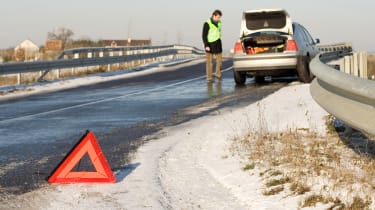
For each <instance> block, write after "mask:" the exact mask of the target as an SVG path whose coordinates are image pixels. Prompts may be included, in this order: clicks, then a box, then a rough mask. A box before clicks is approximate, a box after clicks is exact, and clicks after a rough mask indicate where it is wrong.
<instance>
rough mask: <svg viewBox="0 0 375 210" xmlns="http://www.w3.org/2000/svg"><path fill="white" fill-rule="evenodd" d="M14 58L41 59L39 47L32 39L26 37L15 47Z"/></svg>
mask: <svg viewBox="0 0 375 210" xmlns="http://www.w3.org/2000/svg"><path fill="white" fill-rule="evenodd" d="M14 58H15V60H16V61H36V60H39V58H40V53H39V47H38V45H36V44H35V43H34V42H33V41H31V40H30V39H26V40H25V41H23V42H21V43H20V44H19V45H17V47H15V48H14Z"/></svg>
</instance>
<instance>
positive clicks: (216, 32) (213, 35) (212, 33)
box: [207, 18, 221, 43]
mask: <svg viewBox="0 0 375 210" xmlns="http://www.w3.org/2000/svg"><path fill="white" fill-rule="evenodd" d="M207 23H208V26H209V27H210V29H209V30H208V35H207V40H208V42H209V43H212V42H215V41H217V40H219V39H220V38H221V21H219V22H218V23H217V26H216V25H215V24H213V23H212V21H211V18H210V19H208V20H207Z"/></svg>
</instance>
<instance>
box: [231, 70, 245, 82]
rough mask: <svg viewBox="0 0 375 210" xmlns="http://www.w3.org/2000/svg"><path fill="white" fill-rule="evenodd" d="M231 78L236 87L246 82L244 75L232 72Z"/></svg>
mask: <svg viewBox="0 0 375 210" xmlns="http://www.w3.org/2000/svg"><path fill="white" fill-rule="evenodd" d="M233 77H234V81H235V82H236V84H237V85H243V84H245V82H246V73H240V72H237V71H233Z"/></svg>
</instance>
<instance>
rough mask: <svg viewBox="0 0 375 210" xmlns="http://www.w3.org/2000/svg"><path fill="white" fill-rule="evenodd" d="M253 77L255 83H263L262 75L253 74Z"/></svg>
mask: <svg viewBox="0 0 375 210" xmlns="http://www.w3.org/2000/svg"><path fill="white" fill-rule="evenodd" d="M254 79H255V82H256V83H264V76H255V77H254Z"/></svg>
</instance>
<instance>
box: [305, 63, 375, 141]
mask: <svg viewBox="0 0 375 210" xmlns="http://www.w3.org/2000/svg"><path fill="white" fill-rule="evenodd" d="M310 69H311V71H312V73H313V74H314V75H315V76H316V79H314V81H313V82H312V84H311V87H310V92H311V95H312V96H313V98H314V100H315V101H316V102H317V103H318V104H319V105H320V106H322V107H323V108H324V109H325V110H326V111H327V112H329V113H330V114H332V115H333V116H335V117H336V118H338V119H340V120H341V121H343V122H344V123H345V124H347V125H348V126H350V127H352V128H355V129H357V130H360V131H362V132H365V133H368V134H371V135H375V82H374V81H371V80H365V79H362V78H358V77H354V76H351V75H349V74H346V73H343V72H340V71H337V70H336V69H333V68H331V67H329V66H327V65H325V64H323V63H322V62H321V60H320V56H316V57H315V58H314V59H313V60H312V61H311V63H310Z"/></svg>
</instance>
